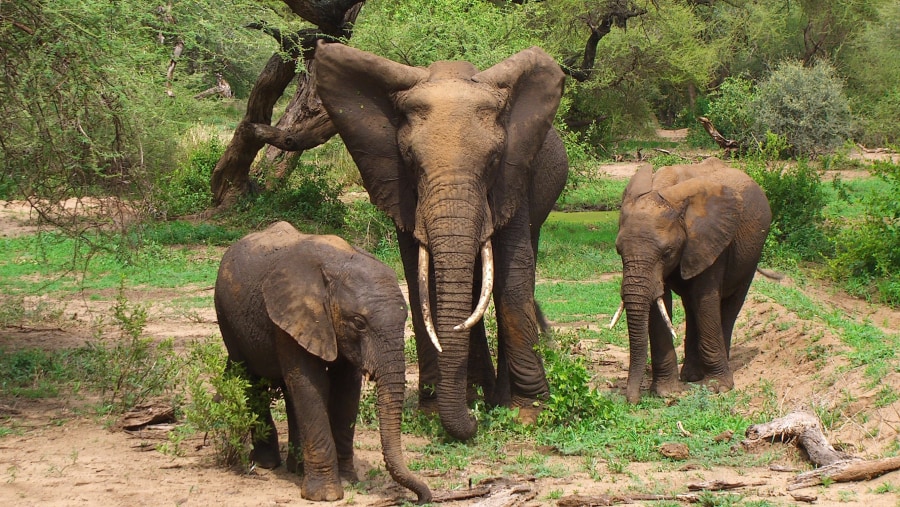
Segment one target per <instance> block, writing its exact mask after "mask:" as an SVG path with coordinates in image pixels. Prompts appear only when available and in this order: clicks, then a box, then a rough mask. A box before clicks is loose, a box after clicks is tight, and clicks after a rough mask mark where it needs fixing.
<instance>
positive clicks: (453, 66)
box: [428, 61, 478, 81]
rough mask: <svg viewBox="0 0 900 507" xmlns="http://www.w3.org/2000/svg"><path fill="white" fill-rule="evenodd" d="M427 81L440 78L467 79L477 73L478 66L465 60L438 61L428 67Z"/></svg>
mask: <svg viewBox="0 0 900 507" xmlns="http://www.w3.org/2000/svg"><path fill="white" fill-rule="evenodd" d="M428 71H429V72H430V73H431V74H430V75H429V76H428V80H429V81H437V80H441V79H468V78H470V77H472V76H474V75H475V74H477V73H478V68H477V67H475V66H474V65H472V64H471V63H469V62H465V61H455V62H453V61H439V62H434V63H432V64H431V65H430V66H429V67H428Z"/></svg>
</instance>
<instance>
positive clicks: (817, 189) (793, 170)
mask: <svg viewBox="0 0 900 507" xmlns="http://www.w3.org/2000/svg"><path fill="white" fill-rule="evenodd" d="M769 139H770V142H769V143H768V144H769V145H770V147H775V148H774V150H775V151H777V147H778V146H779V144H778V141H777V140H774V138H773V137H772V136H769ZM747 173H748V174H749V175H750V177H752V178H753V179H754V180H755V181H756V182H757V183H759V185H760V186H761V187H762V188H763V190H764V191H765V192H766V197H767V198H768V199H769V207H770V208H771V209H772V227H771V229H770V231H769V239H768V240H767V243H766V250H765V251H764V253H763V256H764V258H765V259H766V260H772V259H774V258H776V257H778V255H775V253H776V252H773V249H786V250H788V252H789V253H790V252H792V253H794V254H796V255H797V256H799V258H800V259H803V260H814V259H819V258H821V256H822V254H823V252H822V245H825V244H827V241H825V234H824V232H823V230H822V226H823V223H824V221H825V218H824V209H825V204H826V196H825V191H824V189H823V188H822V183H821V178H820V177H819V173H818V172H817V171H816V170H815V169H813V168H812V167H810V165H809V164H808V163H807V162H805V161H802V160H801V161H800V162H798V163H797V164H794V165H786V164H779V163H774V164H767V163H766V162H765V159H764V158H762V157H757V158H755V159H753V160H751V161H750V162H749V163H748V165H747Z"/></svg>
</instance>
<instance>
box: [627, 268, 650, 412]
mask: <svg viewBox="0 0 900 507" xmlns="http://www.w3.org/2000/svg"><path fill="white" fill-rule="evenodd" d="M638 264H639V265H637V266H636V265H635V264H634V263H632V262H627V261H626V262H625V263H624V265H625V269H624V274H623V276H622V303H623V304H624V306H625V315H626V320H627V322H628V350H629V362H628V383H627V384H626V387H625V398H626V399H627V400H628V402H629V403H637V402H638V401H640V399H641V393H640V391H641V383H642V382H643V381H644V371H645V369H646V366H647V349H648V344H649V340H650V335H649V322H650V304H651V303H652V301H653V299H654V298H653V296H652V294H651V292H650V287H651V286H652V284H651V282H650V279H649V277H648V276H647V274H648V273H650V272H651V271H650V266H649V263H646V264H645V263H638Z"/></svg>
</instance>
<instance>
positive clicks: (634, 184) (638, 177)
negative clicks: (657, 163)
mask: <svg viewBox="0 0 900 507" xmlns="http://www.w3.org/2000/svg"><path fill="white" fill-rule="evenodd" d="M652 184H653V166H652V165H650V164H641V165H640V166H639V167H638V170H637V171H636V172H635V173H634V176H632V177H631V179H630V180H628V185H627V186H626V187H625V191H624V192H622V202H623V203H631V202H634V200H635V199H637V198H638V197H640V196H642V195H644V194H646V193H648V192H650V189H651V187H652Z"/></svg>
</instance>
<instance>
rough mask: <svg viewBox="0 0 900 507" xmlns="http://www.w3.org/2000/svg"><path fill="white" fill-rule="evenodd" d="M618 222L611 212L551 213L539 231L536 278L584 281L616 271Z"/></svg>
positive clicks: (616, 215)
mask: <svg viewBox="0 0 900 507" xmlns="http://www.w3.org/2000/svg"><path fill="white" fill-rule="evenodd" d="M618 220H619V218H618V213H615V212H588V213H571V214H569V213H556V212H554V213H551V214H550V218H549V219H548V220H547V222H546V223H545V224H544V226H543V227H542V228H541V243H540V247H539V249H538V266H537V274H538V277H539V278H549V279H553V280H584V279H591V278H596V277H597V276H599V275H600V274H603V273H610V272H615V271H620V270H621V269H622V261H621V259H620V257H619V256H618V254H616V249H615V241H616V233H617V232H618Z"/></svg>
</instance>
